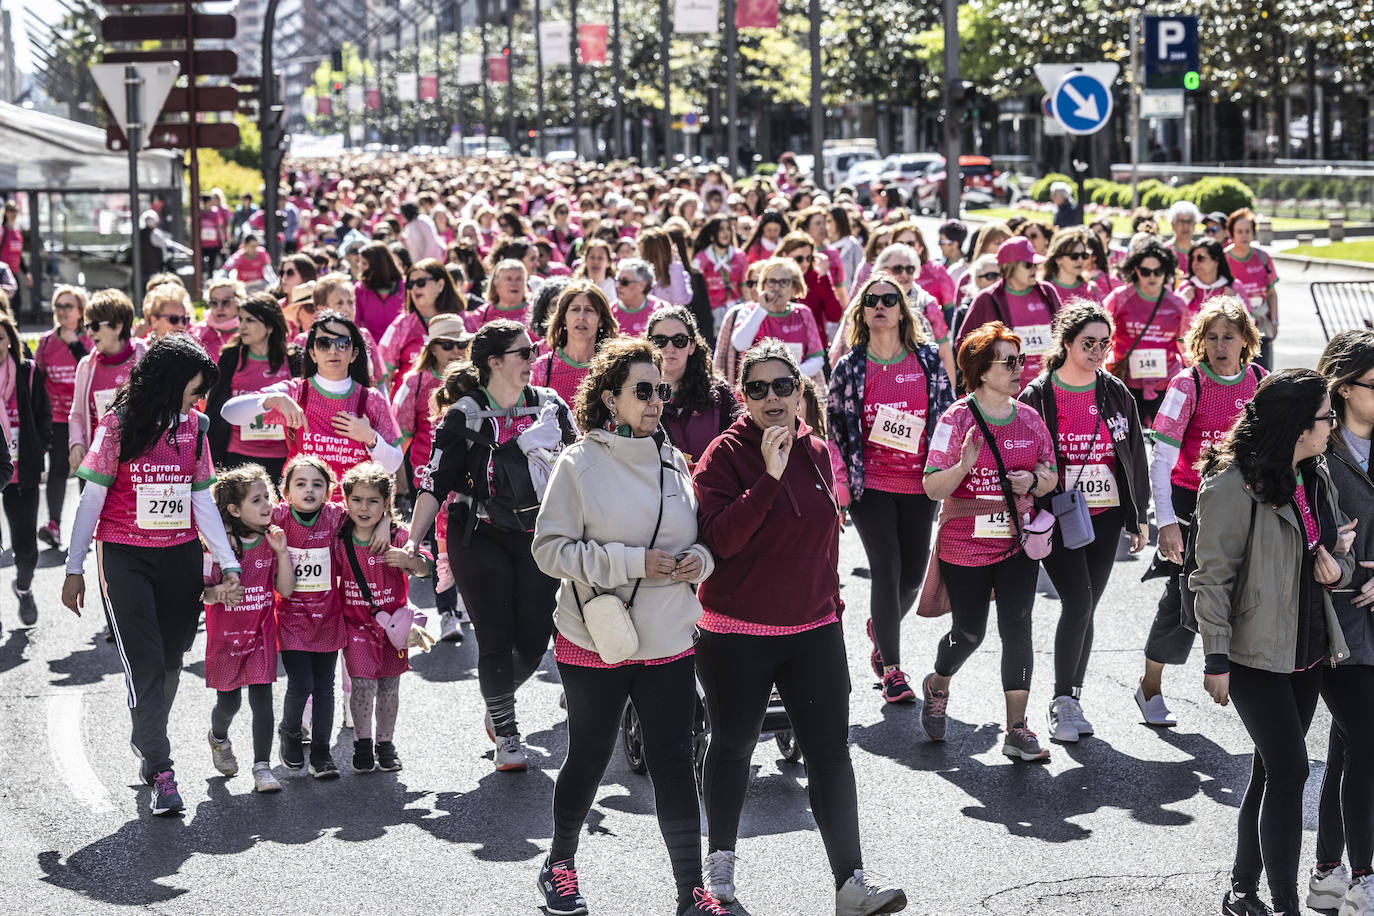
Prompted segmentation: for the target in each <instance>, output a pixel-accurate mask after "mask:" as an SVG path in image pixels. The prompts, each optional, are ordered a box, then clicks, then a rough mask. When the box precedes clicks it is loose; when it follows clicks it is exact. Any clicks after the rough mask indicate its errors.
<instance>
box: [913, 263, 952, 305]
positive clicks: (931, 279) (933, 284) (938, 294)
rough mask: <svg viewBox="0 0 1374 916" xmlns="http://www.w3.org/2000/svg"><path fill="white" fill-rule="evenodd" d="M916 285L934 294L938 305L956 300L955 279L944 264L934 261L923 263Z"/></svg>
mask: <svg viewBox="0 0 1374 916" xmlns="http://www.w3.org/2000/svg"><path fill="white" fill-rule="evenodd" d="M916 285H917V286H919V287H921V289H923V290H925V291H926V292H928V293H930V294H931V295H932V296H934V297H935V302H936V304H937V305H949V304H950V303H952V302H953V301H954V280H953V279H952V278H951V277H950V275H949V271H948V270H946V269H945V265H943V264H936V263H935V262H934V261H926V262H925V263H924V264H922V265H921V272H920V273H919V274H918V275H917V276H916Z"/></svg>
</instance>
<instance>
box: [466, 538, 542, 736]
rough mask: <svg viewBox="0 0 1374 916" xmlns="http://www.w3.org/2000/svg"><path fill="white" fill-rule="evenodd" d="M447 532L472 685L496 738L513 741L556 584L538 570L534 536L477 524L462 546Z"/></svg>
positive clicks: (538, 657) (538, 655) (537, 664)
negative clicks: (469, 644)
mask: <svg viewBox="0 0 1374 916" xmlns="http://www.w3.org/2000/svg"><path fill="white" fill-rule="evenodd" d="M461 518H462V515H461V513H455V514H454V516H453V522H454V524H451V525H450V526H449V537H448V556H449V563H450V565H451V566H452V567H453V578H454V580H455V581H456V582H457V583H458V591H459V592H460V593H461V594H462V596H463V603H464V604H465V605H466V606H467V609H468V615H469V616H470V617H471V618H472V628H473V630H474V631H475V632H476V634H477V681H478V683H479V684H480V685H481V688H482V698H483V699H484V700H486V703H487V711H488V712H490V713H491V718H492V722H493V723H494V725H495V728H496V734H498V735H516V734H519V732H520V729H519V727H518V726H517V725H516V722H515V689H516V688H517V687H519V686H520V685H521V684H523V683H525V681H527V680H529V679H530V675H532V674H534V672H535V671H537V670H538V668H539V663H540V662H541V661H543V659H544V653H545V652H547V651H548V649H549V637H550V636H551V635H552V634H553V607H554V592H555V590H556V589H557V587H558V582H557V581H556V580H554V579H551V578H549V577H548V576H546V575H544V573H543V572H542V571H540V569H539V567H538V566H537V565H536V564H535V562H534V556H533V555H532V554H531V553H530V542H531V541H532V540H533V539H534V536H533V535H531V534H526V533H523V532H510V531H502V530H500V529H498V528H496V527H494V526H492V525H489V524H487V523H486V522H478V523H477V529H476V530H475V531H473V532H472V537H471V539H470V540H469V542H468V543H467V544H464V543H463V531H462V527H461V525H460V524H458V523H459V520H460V519H461Z"/></svg>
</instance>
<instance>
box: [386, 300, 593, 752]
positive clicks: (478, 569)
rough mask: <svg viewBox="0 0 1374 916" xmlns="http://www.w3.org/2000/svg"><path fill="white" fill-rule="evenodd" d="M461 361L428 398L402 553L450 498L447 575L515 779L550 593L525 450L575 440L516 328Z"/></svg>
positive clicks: (494, 329)
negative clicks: (426, 446) (431, 413)
mask: <svg viewBox="0 0 1374 916" xmlns="http://www.w3.org/2000/svg"><path fill="white" fill-rule="evenodd" d="M469 352H470V353H471V362H469V363H467V364H465V365H462V366H459V367H456V368H450V370H449V371H448V373H447V375H446V376H445V378H444V387H443V389H442V390H441V391H440V392H439V393H438V395H437V397H436V399H435V401H436V406H437V407H438V409H439V410H440V411H443V418H442V419H441V420H440V421H439V428H438V429H437V430H436V431H435V433H434V450H433V452H432V453H431V456H430V461H429V464H428V465H427V466H425V467H423V468H419V469H417V471H416V474H415V488H416V490H417V491H418V496H417V497H416V500H415V513H414V517H413V521H412V522H411V527H410V543H409V544H407V545H406V546H407V549H410V550H411V552H412V554H413V555H415V552H416V550H417V549H418V548H417V545H420V544H423V543H424V540H425V538H426V536H428V534H429V531H430V527H431V526H432V525H433V524H434V519H435V517H436V516H437V515H438V514H439V510H440V507H441V506H443V505H444V504H445V501H446V500H447V499H448V497H449V495H450V494H453V495H456V496H457V500H456V501H455V502H453V503H452V508H451V509H450V510H449V527H448V532H447V541H448V555H449V565H450V566H451V568H452V569H453V575H454V578H455V579H456V580H457V583H458V591H459V593H460V594H461V595H462V597H463V604H464V606H465V607H466V608H467V610H468V613H469V614H470V615H471V617H472V626H473V629H474V631H475V632H476V634H477V644H478V656H477V677H478V681H479V683H480V685H481V690H482V697H483V699H484V700H485V703H486V731H487V736H488V737H489V738H491V740H492V741H493V742H495V744H496V752H495V756H494V760H495V765H496V769H497V770H498V771H500V772H512V771H520V770H524V769H525V768H526V766H527V765H528V764H527V760H526V757H525V748H524V743H523V742H522V740H521V738H520V726H519V725H518V723H517V722H516V716H515V691H516V689H517V688H518V687H519V686H520V685H521V684H523V683H525V681H527V680H529V678H530V676H531V675H533V674H534V672H535V671H536V670H537V669H538V668H539V664H540V662H541V661H542V660H543V658H544V653H545V651H547V650H548V648H549V637H550V636H551V635H552V629H553V625H552V614H551V612H552V610H553V607H554V589H555V587H556V585H557V583H556V582H555V580H553V579H551V578H550V577H548V576H546V575H544V573H543V572H541V571H540V570H539V567H538V566H537V565H535V562H534V558H533V557H532V556H531V554H530V544H531V541H532V539H533V531H534V520H535V514H536V511H537V508H538V494H537V490H535V487H534V484H533V481H532V480H531V478H530V476H529V466H528V459H527V458H526V456H525V454H524V453H523V449H524V448H530V449H533V448H535V447H536V445H535V440H538V443H539V445H538V447H540V448H545V449H547V450H548V453H549V454H550V455H556V454H557V452H558V451H559V450H560V449H561V447H562V446H563V445H566V444H568V443H571V442H572V441H573V439H574V438H575V436H576V431H575V429H574V427H573V423H572V418H571V415H570V413H569V411H568V407H567V405H566V404H564V403H563V401H562V400H561V399H560V398H559V397H558V394H557V393H556V392H554V391H553V390H552V389H550V388H542V387H536V386H534V385H532V384H531V375H532V373H531V364H532V363H533V361H534V354H535V346H534V344H533V343H532V342H531V341H530V336H529V332H528V331H526V330H525V327H524V325H520V324H516V323H515V322H514V321H506V320H504V319H497V320H495V321H492V322H490V323H488V324H486V325H483V326H482V328H481V330H479V331H478V332H477V336H476V337H474V338H473V341H472V344H471V346H470V347H469ZM536 427H537V428H536ZM527 433H529V434H531V435H530V437H529V438H524V439H523V440H522V437H524V436H525V434H527Z"/></svg>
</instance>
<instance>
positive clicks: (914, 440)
mask: <svg viewBox="0 0 1374 916" xmlns="http://www.w3.org/2000/svg"><path fill="white" fill-rule="evenodd" d="M925 428H926V421H925V420H924V419H923V418H921V417H918V416H917V415H916V414H914V413H907V412H905V411H901V410H898V409H897V408H895V407H893V406H892V405H891V404H880V405H878V415H877V416H876V417H874V418H873V428H872V429H871V430H869V433H868V441H869V442H871V443H873V444H874V445H881V446H883V447H884V448H890V449H892V450H893V451H898V452H906V453H907V454H908V455H915V454H916V453H918V452H919V451H920V450H921V434H922V433H924V432H925Z"/></svg>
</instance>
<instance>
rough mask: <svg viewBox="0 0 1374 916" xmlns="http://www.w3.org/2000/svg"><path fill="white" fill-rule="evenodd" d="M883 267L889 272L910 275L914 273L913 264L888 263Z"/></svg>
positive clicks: (912, 275)
mask: <svg viewBox="0 0 1374 916" xmlns="http://www.w3.org/2000/svg"><path fill="white" fill-rule="evenodd" d="M884 269H885V270H886V271H887V272H888V273H890V274H906V275H907V276H911V277H914V276H915V275H916V265H914V264H889V265H888V266H887V267H886V268H884Z"/></svg>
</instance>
